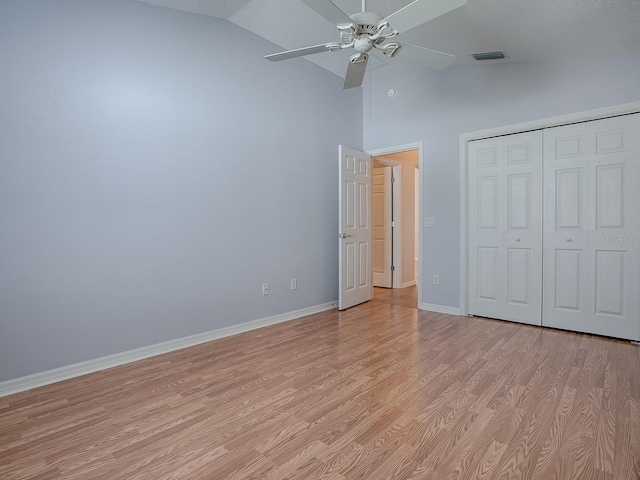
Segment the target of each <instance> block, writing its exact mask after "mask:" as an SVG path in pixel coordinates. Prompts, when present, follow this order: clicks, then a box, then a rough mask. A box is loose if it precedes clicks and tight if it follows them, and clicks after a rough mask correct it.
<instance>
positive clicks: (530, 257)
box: [468, 132, 542, 325]
mask: <svg viewBox="0 0 640 480" xmlns="http://www.w3.org/2000/svg"><path fill="white" fill-rule="evenodd" d="M468 175H469V193H468V195H469V200H470V201H469V251H468V258H469V302H468V303H469V313H471V314H473V315H478V316H484V317H491V318H501V319H505V320H511V321H515V322H521V323H527V324H530V325H540V324H541V309H542V306H541V302H542V224H541V218H542V194H541V191H542V134H541V132H528V133H522V134H517V135H509V136H505V137H498V138H491V139H486V140H479V141H475V142H470V144H469V173H468Z"/></svg>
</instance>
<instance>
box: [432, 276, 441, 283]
mask: <svg viewBox="0 0 640 480" xmlns="http://www.w3.org/2000/svg"><path fill="white" fill-rule="evenodd" d="M433 284H434V285H440V275H434V276H433Z"/></svg>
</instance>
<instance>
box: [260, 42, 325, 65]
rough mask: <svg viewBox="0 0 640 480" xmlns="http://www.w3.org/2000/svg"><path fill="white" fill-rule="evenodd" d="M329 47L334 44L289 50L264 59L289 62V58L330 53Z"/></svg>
mask: <svg viewBox="0 0 640 480" xmlns="http://www.w3.org/2000/svg"><path fill="white" fill-rule="evenodd" d="M329 45H334V44H333V43H323V44H321V45H314V46H312V47H304V48H296V49H295V50H287V51H285V52H279V53H272V54H271V55H265V56H264V58H266V59H267V60H271V61H272V62H279V61H280V60H287V59H289V58H296V57H304V56H305V55H311V54H313V53H322V52H328V51H329Z"/></svg>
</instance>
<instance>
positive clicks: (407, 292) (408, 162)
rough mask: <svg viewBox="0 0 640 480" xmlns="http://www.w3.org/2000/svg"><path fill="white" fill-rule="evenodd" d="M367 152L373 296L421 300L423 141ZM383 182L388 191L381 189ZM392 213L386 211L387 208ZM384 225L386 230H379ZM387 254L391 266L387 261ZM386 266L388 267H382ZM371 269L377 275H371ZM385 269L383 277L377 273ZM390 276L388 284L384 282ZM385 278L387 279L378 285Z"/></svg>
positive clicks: (407, 301)
mask: <svg viewBox="0 0 640 480" xmlns="http://www.w3.org/2000/svg"><path fill="white" fill-rule="evenodd" d="M368 153H369V154H371V156H372V166H373V168H374V172H373V179H374V182H373V189H372V195H373V197H372V198H373V201H372V227H374V228H373V229H372V236H373V240H372V270H373V272H374V291H373V296H374V300H378V301H385V302H387V303H396V304H401V305H405V306H412V307H418V306H419V304H420V298H419V297H420V292H419V287H418V285H419V283H420V252H421V248H420V238H421V235H420V222H419V219H420V218H421V217H420V198H421V194H420V185H421V181H420V163H421V157H422V144H412V145H405V146H400V147H392V148H388V149H382V150H376V151H370V152H368ZM389 176H391V177H392V178H393V180H391V183H387V186H389V187H390V190H391V192H387V191H385V189H386V188H387V187H386V186H385V187H384V188H383V183H385V182H387V180H386V179H387V178H388V177H389ZM389 211H390V212H391V215H390V217H389V214H388V213H387V212H389ZM382 227H388V228H382ZM389 258H390V264H389V260H387V259H389ZM386 269H388V270H386ZM376 272H378V274H377V275H376ZM380 273H388V275H380ZM389 279H390V282H389ZM381 281H382V282H386V283H381Z"/></svg>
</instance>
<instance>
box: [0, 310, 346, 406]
mask: <svg viewBox="0 0 640 480" xmlns="http://www.w3.org/2000/svg"><path fill="white" fill-rule="evenodd" d="M336 305H337V301H334V302H329V303H324V304H321V305H316V306H314V307H308V308H303V309H301V310H295V311H293V312H287V313H282V314H280V315H274V316H272V317H266V318H261V319H258V320H253V321H251V322H246V323H241V324H240V325H232V326H230V327H224V328H219V329H217V330H211V331H209V332H204V333H198V334H196V335H190V336H188V337H182V338H178V339H176V340H169V341H168V342H162V343H157V344H155V345H149V346H148V347H142V348H136V349H135V350H129V351H126V352H122V353H116V354H114V355H108V356H106V357H100V358H96V359H94V360H87V361H86V362H81V363H75V364H73V365H67V366H65V367H60V368H56V369H53V370H47V371H45V372H40V373H34V374H33V375H27V376H26V377H20V378H15V379H12V380H7V381H4V382H0V397H6V396H7V395H13V394H14V393H19V392H24V391H25V390H31V389H32V388H38V387H43V386H45V385H50V384H52V383H56V382H60V381H62V380H68V379H70V378H74V377H79V376H81V375H87V374H88V373H94V372H97V371H100V370H105V369H107V368H112V367H117V366H119V365H124V364H125V363H131V362H135V361H138V360H143V359H145V358H149V357H154V356H156V355H162V354H163V353H169V352H173V351H174V350H180V349H182V348H187V347H192V346H194V345H199V344H201V343H205V342H210V341H212V340H217V339H219V338H224V337H230V336H231V335H237V334H239V333H244V332H248V331H250V330H255V329H257V328H262V327H267V326H269V325H275V324H277V323H282V322H288V321H290V320H295V319H297V318H300V317H306V316H307V315H313V314H314V313H320V312H324V311H325V310H331V309H332V308H335V307H336Z"/></svg>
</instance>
